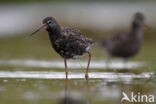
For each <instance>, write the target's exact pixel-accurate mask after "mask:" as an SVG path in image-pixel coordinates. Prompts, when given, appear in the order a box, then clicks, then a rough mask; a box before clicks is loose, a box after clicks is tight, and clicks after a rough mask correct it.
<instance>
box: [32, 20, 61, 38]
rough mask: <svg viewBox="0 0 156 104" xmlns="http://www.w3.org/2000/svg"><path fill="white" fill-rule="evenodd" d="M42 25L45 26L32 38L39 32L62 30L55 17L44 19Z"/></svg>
mask: <svg viewBox="0 0 156 104" xmlns="http://www.w3.org/2000/svg"><path fill="white" fill-rule="evenodd" d="M42 23H43V26H41V27H40V28H39V29H37V30H36V31H35V32H33V33H32V34H31V36H32V35H34V34H36V33H37V32H39V31H41V30H47V31H49V32H50V31H52V30H58V29H60V26H59V24H58V23H57V21H56V20H55V18H53V17H46V18H44V19H43V21H42Z"/></svg>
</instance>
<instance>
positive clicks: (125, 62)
mask: <svg viewBox="0 0 156 104" xmlns="http://www.w3.org/2000/svg"><path fill="white" fill-rule="evenodd" d="M123 62H124V69H127V68H126V67H127V63H128V58H124V59H123Z"/></svg>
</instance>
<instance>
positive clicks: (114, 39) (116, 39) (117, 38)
mask: <svg viewBox="0 0 156 104" xmlns="http://www.w3.org/2000/svg"><path fill="white" fill-rule="evenodd" d="M126 39H127V33H125V32H121V33H118V34H115V35H112V36H111V37H109V38H108V39H106V40H105V42H104V43H105V44H106V45H109V47H118V46H121V44H124V42H125V41H126Z"/></svg>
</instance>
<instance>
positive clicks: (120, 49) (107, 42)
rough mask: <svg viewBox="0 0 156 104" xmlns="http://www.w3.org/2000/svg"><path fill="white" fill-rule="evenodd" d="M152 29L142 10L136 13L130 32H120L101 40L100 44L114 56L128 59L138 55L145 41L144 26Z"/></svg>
mask: <svg viewBox="0 0 156 104" xmlns="http://www.w3.org/2000/svg"><path fill="white" fill-rule="evenodd" d="M144 26H145V27H147V28H148V29H151V28H150V27H149V26H148V25H146V23H145V16H144V14H143V13H141V12H137V13H135V15H134V17H133V20H132V23H131V28H130V31H129V32H119V33H117V34H114V35H112V36H110V37H109V38H107V39H104V40H101V41H99V45H100V46H101V47H102V48H103V49H104V50H105V51H106V52H107V53H108V54H109V55H110V56H112V57H119V58H123V59H124V60H127V59H128V58H130V57H132V56H134V55H136V54H137V53H138V52H139V50H140V47H141V45H142V42H143V27H144Z"/></svg>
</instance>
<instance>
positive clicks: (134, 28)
mask: <svg viewBox="0 0 156 104" xmlns="http://www.w3.org/2000/svg"><path fill="white" fill-rule="evenodd" d="M131 32H132V33H133V34H134V35H136V34H139V33H141V32H142V27H141V26H137V25H134V24H132V27H131Z"/></svg>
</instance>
